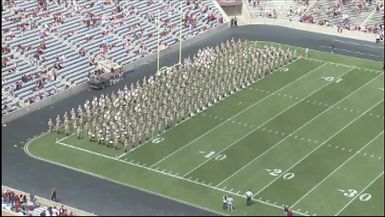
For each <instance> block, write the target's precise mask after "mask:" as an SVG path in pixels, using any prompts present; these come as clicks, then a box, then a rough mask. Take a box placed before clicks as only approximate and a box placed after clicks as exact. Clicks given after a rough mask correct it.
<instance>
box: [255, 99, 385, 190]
mask: <svg viewBox="0 0 385 217" xmlns="http://www.w3.org/2000/svg"><path fill="white" fill-rule="evenodd" d="M383 101H384V100H383V99H382V100H381V101H379V102H377V103H376V104H374V105H373V106H372V107H370V108H369V109H368V110H366V111H365V112H364V113H362V114H360V115H359V116H357V117H356V118H354V119H353V120H352V121H350V122H349V123H348V124H346V125H345V126H344V127H343V128H341V129H340V130H338V131H337V132H335V133H334V134H333V135H332V136H330V137H329V138H328V139H326V140H325V141H324V142H322V143H321V144H320V145H319V146H317V147H316V148H315V149H313V150H312V151H311V152H309V153H308V154H307V155H305V156H304V157H303V158H301V159H300V160H299V161H297V162H296V163H295V164H293V165H292V166H291V167H289V168H288V169H287V170H285V171H284V172H282V173H281V174H280V175H278V176H276V177H275V178H274V179H273V180H272V181H271V182H269V183H268V184H267V185H265V187H263V188H262V189H260V190H259V191H258V192H257V193H255V194H254V197H255V196H256V195H258V194H259V193H261V192H262V191H263V190H265V189H266V188H268V187H269V186H270V185H271V184H273V183H274V182H275V181H277V180H278V179H279V178H281V176H282V174H285V173H287V172H288V171H289V170H291V169H292V168H294V167H295V166H296V165H298V164H299V163H301V162H302V161H303V160H304V159H306V158H307V157H308V156H310V155H311V154H312V153H313V152H315V151H317V150H318V149H319V148H321V147H322V146H323V145H324V144H326V143H327V142H328V141H329V140H331V139H332V138H334V137H335V136H336V135H338V134H339V133H340V132H341V131H343V130H344V129H345V128H347V127H348V126H350V125H351V124H352V123H354V122H355V121H356V120H358V119H359V118H360V117H362V116H363V115H364V114H366V113H368V112H369V111H370V110H371V109H373V108H374V107H376V106H377V105H378V104H380V103H381V102H383Z"/></svg>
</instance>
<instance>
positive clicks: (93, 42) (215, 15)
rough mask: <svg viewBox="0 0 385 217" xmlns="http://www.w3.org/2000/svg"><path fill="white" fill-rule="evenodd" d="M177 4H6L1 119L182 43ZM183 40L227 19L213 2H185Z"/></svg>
mask: <svg viewBox="0 0 385 217" xmlns="http://www.w3.org/2000/svg"><path fill="white" fill-rule="evenodd" d="M179 5H180V4H179V1H178V0H162V1H156V0H146V1H142V0H132V1H112V0H92V1H88V0H76V1H75V0H71V1H70V0H68V1H63V0H62V1H60V0H6V1H2V18H1V19H2V29H1V30H2V66H3V67H2V71H1V72H2V92H3V94H2V115H5V114H7V113H9V112H12V111H15V110H17V109H20V108H21V107H23V106H26V105H29V104H32V103H34V102H37V101H40V100H43V99H44V98H46V97H49V96H51V95H54V94H56V93H58V92H61V91H63V90H65V89H68V88H70V87H72V86H76V85H78V84H81V83H84V82H86V81H87V79H88V75H89V74H90V73H91V72H93V71H95V70H97V68H98V67H99V66H98V64H97V63H98V62H99V61H101V60H109V61H111V62H113V63H115V64H117V65H126V64H129V63H132V62H134V61H136V60H138V59H140V58H142V57H144V56H146V55H148V54H151V53H154V52H156V51H157V33H158V24H157V18H158V12H160V13H159V15H160V35H161V38H160V45H161V46H160V47H161V48H163V49H165V48H167V47H169V46H171V45H173V44H175V43H177V42H178V41H179V23H180V22H179V20H180V14H179V11H180V8H179V7H180V6H179ZM183 15H184V16H183V30H182V38H183V39H188V38H191V37H193V36H196V35H198V34H200V33H202V32H205V31H206V30H208V29H211V28H215V27H217V26H218V25H220V24H221V23H223V22H224V20H223V13H222V11H221V10H220V8H219V7H218V5H217V4H215V2H214V1H211V0H186V1H184V2H183Z"/></svg>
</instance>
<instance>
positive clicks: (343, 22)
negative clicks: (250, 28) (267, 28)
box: [244, 0, 384, 41]
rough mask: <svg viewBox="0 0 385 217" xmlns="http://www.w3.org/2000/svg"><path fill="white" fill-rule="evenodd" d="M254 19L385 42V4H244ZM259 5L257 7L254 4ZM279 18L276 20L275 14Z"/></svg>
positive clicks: (329, 0) (321, 0) (330, 0)
mask: <svg viewBox="0 0 385 217" xmlns="http://www.w3.org/2000/svg"><path fill="white" fill-rule="evenodd" d="M244 2H245V4H246V5H247V7H248V10H249V12H250V15H251V16H252V17H260V16H263V17H270V18H280V19H288V20H293V21H299V22H307V23H315V24H318V25H322V26H334V27H337V28H338V27H339V28H340V29H341V30H342V29H348V30H357V31H362V32H369V33H374V34H377V35H378V37H379V38H380V41H383V40H384V2H383V1H382V2H381V1H375V0H346V1H345V0H344V1H343V0H309V1H306V0H294V1H293V0H277V1H276V0H251V1H250V3H249V0H244ZM254 2H255V3H254ZM273 11H275V12H274V13H275V14H276V15H277V16H272V14H273V13H272V12H273Z"/></svg>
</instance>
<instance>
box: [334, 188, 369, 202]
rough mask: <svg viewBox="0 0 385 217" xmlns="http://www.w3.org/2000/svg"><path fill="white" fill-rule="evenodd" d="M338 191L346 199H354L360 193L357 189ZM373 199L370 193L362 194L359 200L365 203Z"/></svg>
mask: <svg viewBox="0 0 385 217" xmlns="http://www.w3.org/2000/svg"><path fill="white" fill-rule="evenodd" d="M338 191H340V192H342V193H343V194H344V196H345V197H354V196H356V195H357V194H359V192H358V191H357V190H356V189H347V190H344V189H338ZM371 198H372V195H371V194H369V193H362V194H361V195H360V196H359V197H358V199H360V201H363V202H366V201H368V200H370V199H371Z"/></svg>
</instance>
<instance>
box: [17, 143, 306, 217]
mask: <svg viewBox="0 0 385 217" xmlns="http://www.w3.org/2000/svg"><path fill="white" fill-rule="evenodd" d="M39 137H40V136H39ZM39 137H37V138H39ZM37 138H35V139H37ZM33 140H34V139H33ZM33 140H30V141H29V142H28V143H27V145H26V146H25V147H24V151H25V152H26V154H27V155H28V156H30V157H32V158H35V159H39V160H42V161H46V162H49V163H52V164H56V165H59V166H63V167H66V168H68V169H73V170H76V171H78V172H83V173H85V174H88V175H93V176H96V177H98V178H102V179H105V180H109V181H112V182H115V183H118V184H122V185H125V186H128V187H132V188H135V189H139V190H142V191H145V192H147V193H153V194H155V195H158V196H161V197H164V198H167V199H171V200H174V201H178V202H181V203H185V204H187V205H190V206H193V207H197V208H200V209H203V210H207V211H210V212H214V213H217V214H221V215H222V214H223V213H220V212H218V211H213V210H210V209H207V208H202V207H200V206H197V205H194V204H191V203H189V202H185V201H182V200H179V199H176V198H173V197H169V196H167V195H163V194H160V193H157V192H153V191H149V190H146V189H143V188H141V187H138V186H135V185H130V184H127V183H122V182H120V181H117V180H114V179H110V178H108V177H105V176H102V175H98V174H95V173H92V172H89V171H85V170H82V169H77V168H75V167H72V166H68V165H66V164H62V163H58V162H55V161H51V160H47V159H44V158H41V157H38V156H35V155H33V154H32V153H30V152H29V150H28V147H29V145H30V144H31V143H32V141H33ZM55 144H59V145H62V146H65V147H67V148H70V149H75V150H79V151H83V152H86V153H88V154H93V155H96V156H99V157H104V158H107V159H110V160H114V161H118V162H121V163H124V164H128V165H131V166H134V167H139V168H142V169H146V170H149V171H152V172H155V173H158V174H162V175H166V176H170V177H173V178H176V179H180V180H183V181H186V182H190V183H193V184H197V185H201V186H204V187H207V188H211V189H213V190H217V191H221V192H224V193H228V194H233V195H235V196H238V197H242V198H245V196H244V195H242V194H239V193H236V192H233V191H228V190H225V189H222V188H217V187H215V186H211V185H208V184H205V183H202V182H198V181H197V180H195V181H194V180H191V179H186V178H184V177H181V176H178V175H175V174H172V173H168V172H167V171H165V170H158V169H153V168H149V167H146V166H143V165H140V163H131V162H129V161H125V160H121V159H117V158H114V157H111V156H108V155H104V154H100V153H98V152H94V151H91V150H88V149H84V148H79V147H76V146H73V145H69V144H66V143H63V142H59V143H55ZM203 182H204V181H203ZM253 201H255V202H259V203H262V204H264V205H268V206H271V207H274V208H277V209H282V208H283V206H279V205H276V204H272V203H268V202H266V201H263V200H259V199H254V198H253ZM293 212H294V211H293ZM294 213H296V214H300V215H304V216H306V215H307V214H304V213H301V212H294Z"/></svg>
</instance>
